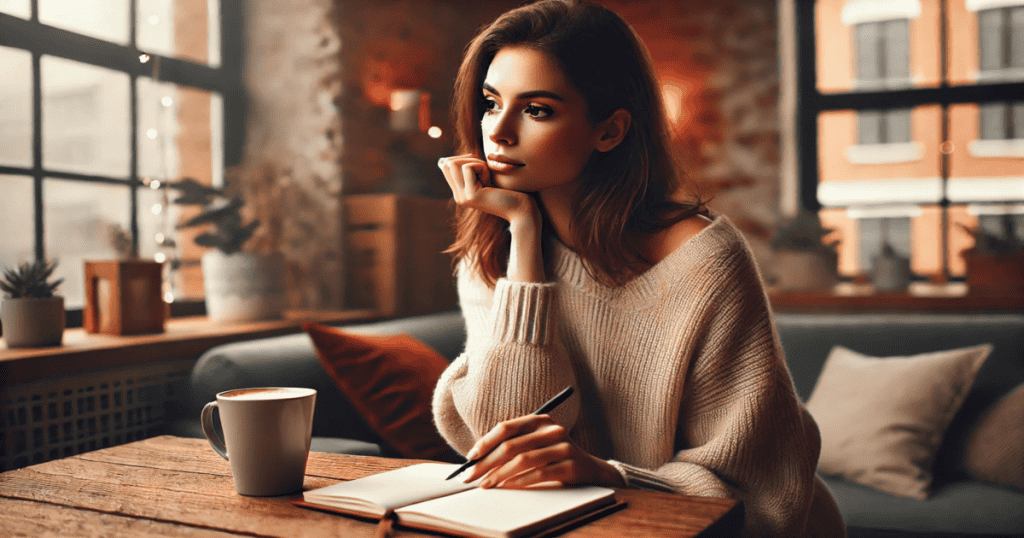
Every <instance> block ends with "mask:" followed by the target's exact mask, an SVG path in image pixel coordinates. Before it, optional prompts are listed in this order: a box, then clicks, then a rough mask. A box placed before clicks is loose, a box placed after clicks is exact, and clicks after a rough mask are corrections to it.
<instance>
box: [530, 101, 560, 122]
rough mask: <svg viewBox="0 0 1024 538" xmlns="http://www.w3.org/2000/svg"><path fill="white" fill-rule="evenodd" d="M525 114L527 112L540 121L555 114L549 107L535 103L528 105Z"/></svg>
mask: <svg viewBox="0 0 1024 538" xmlns="http://www.w3.org/2000/svg"><path fill="white" fill-rule="evenodd" d="M523 112H525V113H526V114H527V115H528V116H530V117H531V118H534V119H538V120H540V119H544V118H547V117H550V116H551V114H552V113H553V111H552V110H551V109H550V108H549V107H546V106H544V105H538V104H534V103H530V104H528V105H526V110H524V111H523Z"/></svg>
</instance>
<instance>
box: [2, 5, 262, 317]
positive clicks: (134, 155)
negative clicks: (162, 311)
mask: <svg viewBox="0 0 1024 538" xmlns="http://www.w3.org/2000/svg"><path fill="white" fill-rule="evenodd" d="M238 4H239V3H238V2H223V5H222V3H221V1H220V0H0V72H3V73H4V75H3V77H0V192H3V196H0V234H2V235H3V237H4V240H3V242H2V243H0V265H2V266H13V265H16V264H17V263H19V262H22V261H26V260H28V259H31V258H48V259H49V258H55V259H57V260H59V262H60V265H59V267H58V274H57V275H56V276H58V277H63V278H64V279H65V282H64V284H62V286H61V293H62V295H64V296H65V304H66V305H67V306H68V308H69V310H71V311H72V314H75V312H73V311H74V310H76V309H79V308H81V306H82V305H83V303H84V297H83V291H84V282H83V276H82V274H83V264H82V262H83V261H84V260H88V259H111V258H113V257H115V256H116V255H117V252H116V251H115V244H116V241H115V238H116V237H124V236H128V237H129V238H130V239H131V243H132V245H133V248H134V250H135V252H137V253H138V254H139V255H140V256H143V257H150V258H156V259H157V260H158V261H159V260H162V259H168V260H175V261H176V260H179V259H180V258H181V252H179V251H171V250H168V248H169V247H168V246H167V243H169V242H166V241H165V242H164V244H161V243H158V242H157V238H158V234H160V233H165V232H166V231H167V230H170V231H171V233H173V220H174V219H175V218H176V215H174V211H173V210H174V209H175V208H173V207H171V208H168V207H167V205H166V203H167V197H166V192H165V191H166V189H161V188H160V186H161V185H162V184H165V183H166V180H168V179H176V178H178V177H181V176H184V175H188V176H191V177H195V178H197V179H199V180H201V181H205V182H207V183H209V184H217V183H218V182H219V181H220V180H221V178H220V174H221V170H222V169H223V167H224V163H225V162H228V163H234V162H237V161H238V158H239V156H240V153H241V151H240V145H241V137H240V135H237V134H231V133H240V132H241V128H240V126H241V125H242V121H243V120H242V117H241V116H242V114H241V113H240V110H241V108H240V106H239V104H240V103H239V96H240V95H242V92H241V66H240V58H241V54H240V50H241V49H240V42H241V37H242V36H240V35H234V34H230V33H227V32H222V31H221V28H222V27H224V28H238V27H240V25H239V21H240V20H241V12H240V7H239V5H238ZM179 243H183V242H179ZM170 265H171V264H168V266H170ZM196 270H198V269H196ZM170 276H171V277H172V278H168V281H167V284H166V285H168V286H169V288H168V290H167V291H168V292H170V296H168V297H167V298H168V299H175V300H180V299H182V298H200V297H201V293H202V292H201V288H197V289H194V290H190V289H188V288H187V287H186V288H183V287H181V286H178V287H177V288H175V287H173V284H174V283H176V282H179V281H183V280H182V279H180V278H178V277H176V276H173V275H170ZM195 280H196V279H192V281H195ZM72 319H73V318H72Z"/></svg>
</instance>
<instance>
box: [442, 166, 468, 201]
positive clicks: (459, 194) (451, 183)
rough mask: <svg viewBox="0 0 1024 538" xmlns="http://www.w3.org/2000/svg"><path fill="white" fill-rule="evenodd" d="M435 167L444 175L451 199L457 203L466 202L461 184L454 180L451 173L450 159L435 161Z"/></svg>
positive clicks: (454, 177)
mask: <svg viewBox="0 0 1024 538" xmlns="http://www.w3.org/2000/svg"><path fill="white" fill-rule="evenodd" d="M437 166H438V167H439V168H440V169H441V172H443V173H444V179H445V181H447V182H448V188H450V189H451V190H452V197H453V198H455V201H456V202H457V203H462V202H464V201H465V200H466V197H465V193H464V192H463V189H462V182H461V181H459V180H458V179H457V178H456V175H455V174H453V173H452V165H451V159H446V158H443V157H442V158H441V159H440V160H438V161H437Z"/></svg>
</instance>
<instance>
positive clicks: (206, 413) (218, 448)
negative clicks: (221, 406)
mask: <svg viewBox="0 0 1024 538" xmlns="http://www.w3.org/2000/svg"><path fill="white" fill-rule="evenodd" d="M216 407H217V402H210V403H208V404H206V407H203V414H202V423H203V435H205V436H206V440H207V441H209V442H210V446H211V447H213V450H214V452H216V453H218V454H220V456H221V457H222V458H224V459H228V449H227V447H226V446H224V441H221V440H220V436H219V435H217V430H215V429H213V410H214V409H215V408H216Z"/></svg>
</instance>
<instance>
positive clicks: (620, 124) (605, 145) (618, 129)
mask: <svg viewBox="0 0 1024 538" xmlns="http://www.w3.org/2000/svg"><path fill="white" fill-rule="evenodd" d="M632 123H633V116H631V115H630V114H629V112H627V111H626V109H624V108H620V109H618V110H616V111H615V112H612V115H611V116H609V117H608V119H606V120H604V121H602V122H601V123H599V124H598V126H597V134H598V139H597V145H596V146H595V149H597V151H600V152H602V153H604V152H607V151H611V150H613V149H615V147H616V146H618V145H619V143H620V142H622V139H623V138H626V133H628V132H629V126H630V125H631V124H632Z"/></svg>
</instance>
